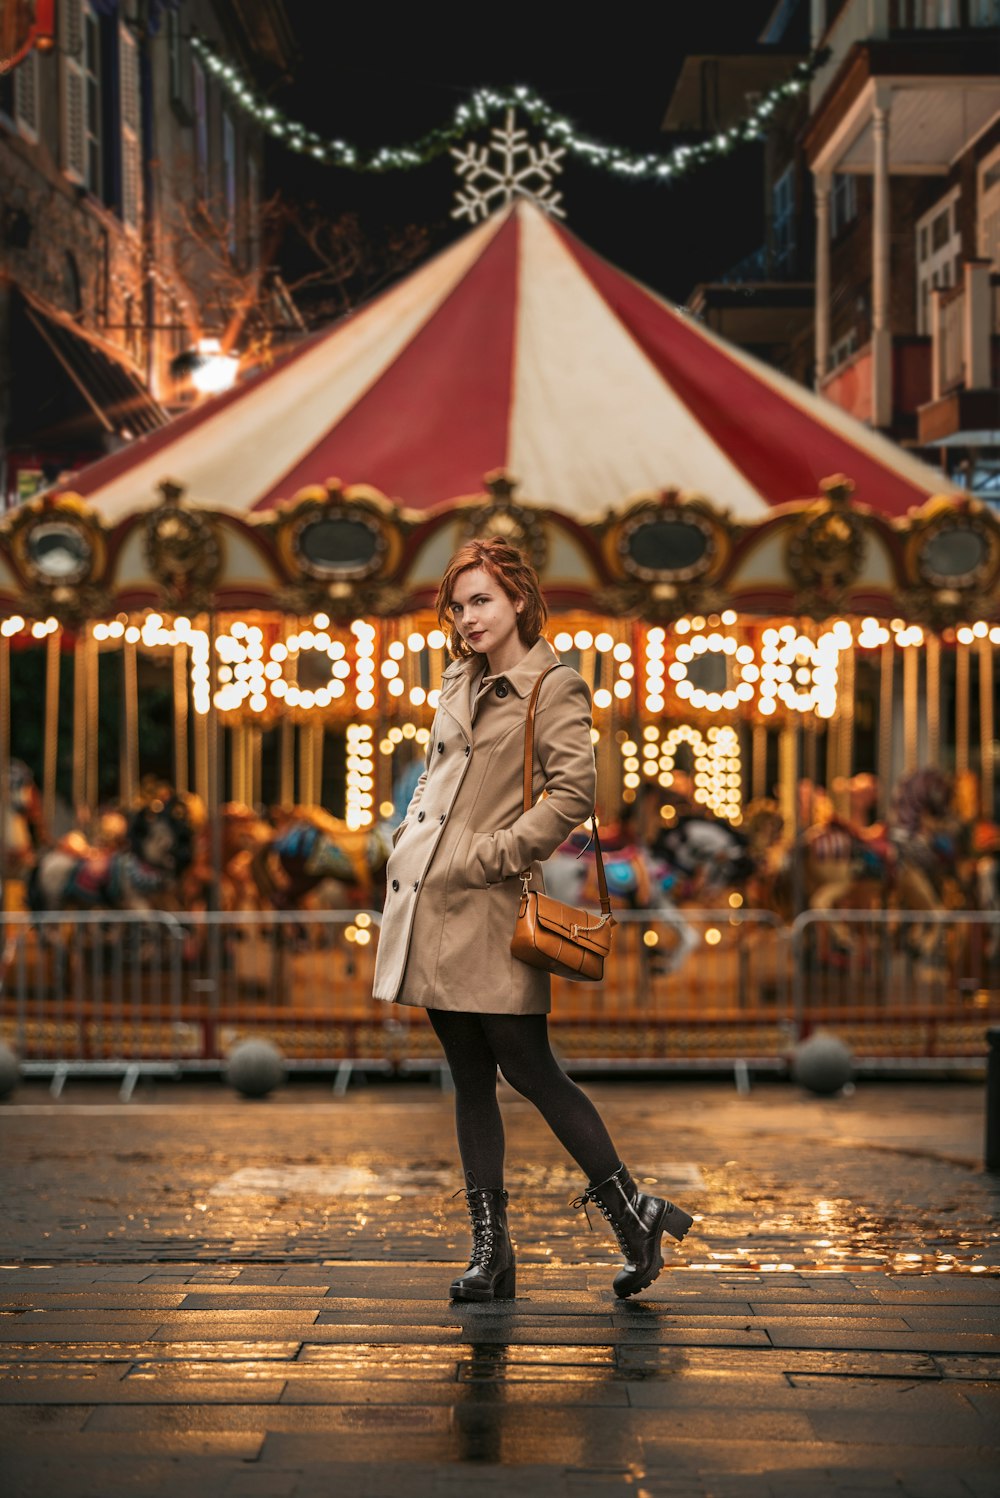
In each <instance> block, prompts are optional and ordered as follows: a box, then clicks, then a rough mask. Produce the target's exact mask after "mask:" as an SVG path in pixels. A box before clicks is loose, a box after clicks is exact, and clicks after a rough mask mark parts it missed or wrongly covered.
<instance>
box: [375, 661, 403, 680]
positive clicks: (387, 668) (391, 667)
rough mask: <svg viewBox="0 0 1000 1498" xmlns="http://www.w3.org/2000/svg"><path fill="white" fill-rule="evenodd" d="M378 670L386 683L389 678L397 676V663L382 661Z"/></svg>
mask: <svg viewBox="0 0 1000 1498" xmlns="http://www.w3.org/2000/svg"><path fill="white" fill-rule="evenodd" d="M379 670H380V671H381V673H382V675H383V676H384V677H385V678H386V680H387V681H388V680H389V678H390V677H393V676H398V675H399V664H398V662H397V661H383V662H382V664H381V666H380V667H379Z"/></svg>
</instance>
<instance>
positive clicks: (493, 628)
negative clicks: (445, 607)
mask: <svg viewBox="0 0 1000 1498" xmlns="http://www.w3.org/2000/svg"><path fill="white" fill-rule="evenodd" d="M523 607H524V604H523V603H522V602H521V600H520V599H518V600H517V602H516V603H515V602H512V601H511V599H510V598H508V596H507V594H506V593H505V592H504V590H503V588H501V586H500V584H499V583H498V582H497V581H496V580H495V579H494V578H492V577H491V576H490V574H489V573H488V572H487V571H485V569H484V568H482V567H475V568H470V569H469V571H468V572H460V573H459V575H458V577H457V579H456V581H455V587H454V590H453V592H452V595H451V616H452V618H453V619H454V621H455V628H456V629H457V630H458V632H459V634H460V635H461V636H462V639H463V640H465V641H467V643H468V644H469V645H470V646H471V647H472V649H473V650H475V651H478V652H480V653H481V654H483V655H498V656H502V655H503V654H504V652H505V651H506V650H507V648H508V647H509V646H510V645H511V644H513V642H514V640H515V639H516V638H517V616H518V615H519V614H520V612H521V610H522V608H523Z"/></svg>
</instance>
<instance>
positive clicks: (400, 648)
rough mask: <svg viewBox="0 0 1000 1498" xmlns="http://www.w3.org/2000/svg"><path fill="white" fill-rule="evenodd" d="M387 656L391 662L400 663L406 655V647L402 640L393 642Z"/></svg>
mask: <svg viewBox="0 0 1000 1498" xmlns="http://www.w3.org/2000/svg"><path fill="white" fill-rule="evenodd" d="M386 654H387V655H388V656H389V658H390V659H391V660H394V661H400V660H402V658H403V656H404V655H405V654H406V646H405V645H404V644H403V642H402V640H393V641H392V643H391V644H390V646H389V648H388V650H387V651H386Z"/></svg>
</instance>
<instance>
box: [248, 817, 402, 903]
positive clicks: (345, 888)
mask: <svg viewBox="0 0 1000 1498" xmlns="http://www.w3.org/2000/svg"><path fill="white" fill-rule="evenodd" d="M275 819H276V822H277V825H276V826H275V827H274V828H273V830H272V831H271V835H270V837H268V838H267V840H266V841H263V842H261V843H259V844H258V845H257V846H256V847H255V848H254V850H253V852H252V854H251V858H250V870H251V874H252V877H253V880H254V882H255V884H256V886H257V889H258V891H259V893H260V896H261V898H262V899H263V901H264V902H265V904H266V905H269V906H270V907H271V908H272V909H274V910H282V911H287V910H301V909H303V908H304V907H305V906H307V905H311V906H312V907H313V908H316V907H317V906H318V907H319V908H321V909H327V910H348V909H353V908H356V907H357V906H358V905H368V906H371V905H374V904H376V903H377V904H381V903H382V898H383V897H384V879H382V880H381V884H382V886H383V887H382V889H381V891H380V889H379V885H380V876H382V875H384V871H385V866H386V864H387V863H388V861H389V854H390V853H391V852H392V836H391V828H389V827H387V826H386V825H385V824H384V823H381V822H380V823H376V825H375V826H374V827H361V828H354V827H348V825H347V823H346V822H343V821H341V819H340V818H339V817H334V816H331V815H330V813H329V812H327V811H324V810H323V809H322V807H317V806H295V807H292V808H291V809H290V810H288V811H284V810H282V811H278V812H276V813H275Z"/></svg>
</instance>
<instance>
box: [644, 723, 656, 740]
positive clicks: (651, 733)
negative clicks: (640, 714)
mask: <svg viewBox="0 0 1000 1498" xmlns="http://www.w3.org/2000/svg"><path fill="white" fill-rule="evenodd" d="M642 736H643V738H644V739H647V740H648V741H650V742H652V740H653V739H658V738H659V737H660V730H659V729H658V728H655V727H654V726H653V725H652V724H650V725H649V726H648V727H646V728H644V729H643V730H642Z"/></svg>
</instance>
